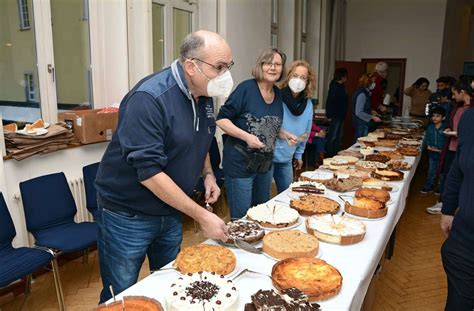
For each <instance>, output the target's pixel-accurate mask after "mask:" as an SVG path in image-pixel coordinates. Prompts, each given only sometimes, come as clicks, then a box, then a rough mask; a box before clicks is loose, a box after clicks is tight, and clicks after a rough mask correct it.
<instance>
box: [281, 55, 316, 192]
mask: <svg viewBox="0 0 474 311" xmlns="http://www.w3.org/2000/svg"><path fill="white" fill-rule="evenodd" d="M315 87H316V77H315V74H314V71H313V69H312V68H311V65H310V64H308V63H307V62H305V61H302V60H298V61H295V62H293V63H292V64H291V65H290V68H289V70H288V75H287V77H286V78H285V79H284V80H283V82H282V83H281V93H282V96H283V125H282V131H285V132H286V133H287V137H288V140H285V139H281V138H278V139H277V142H276V149H275V154H274V155H273V178H274V179H275V183H276V186H277V191H278V193H280V192H283V191H284V190H285V189H286V188H288V187H289V186H290V184H291V182H292V181H293V167H295V168H296V170H300V169H301V167H302V166H303V160H302V157H303V153H304V150H305V147H306V142H307V140H308V138H309V134H310V132H311V125H312V119H313V103H312V102H311V97H312V96H313V92H314V89H315ZM293 158H294V160H293Z"/></svg>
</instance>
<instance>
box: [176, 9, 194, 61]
mask: <svg viewBox="0 0 474 311" xmlns="http://www.w3.org/2000/svg"><path fill="white" fill-rule="evenodd" d="M192 22H193V20H192V13H191V12H188V11H184V10H180V9H176V8H173V31H174V34H173V59H176V58H178V57H179V48H180V46H181V42H182V41H183V39H184V38H185V37H186V36H187V35H188V34H189V33H191V31H192V29H193V28H192Z"/></svg>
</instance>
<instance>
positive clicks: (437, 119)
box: [420, 107, 446, 193]
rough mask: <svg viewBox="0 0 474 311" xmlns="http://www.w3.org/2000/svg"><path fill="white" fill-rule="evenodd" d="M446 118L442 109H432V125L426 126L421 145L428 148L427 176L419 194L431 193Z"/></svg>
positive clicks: (443, 139) (443, 137)
mask: <svg viewBox="0 0 474 311" xmlns="http://www.w3.org/2000/svg"><path fill="white" fill-rule="evenodd" d="M445 118H446V110H445V109H444V108H442V107H436V108H435V109H433V112H432V116H431V121H432V123H430V124H428V127H427V129H426V134H425V142H424V143H423V145H426V146H428V147H427V150H428V159H429V168H428V176H427V177H426V182H425V185H424V186H423V188H421V191H420V192H421V193H428V192H432V191H433V182H434V179H435V177H436V172H437V170H438V166H439V159H440V157H441V152H442V151H443V148H444V141H445V135H444V129H445V127H444V126H443V121H444V119H445Z"/></svg>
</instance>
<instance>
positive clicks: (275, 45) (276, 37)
mask: <svg viewBox="0 0 474 311" xmlns="http://www.w3.org/2000/svg"><path fill="white" fill-rule="evenodd" d="M271 41H272V42H271V46H274V47H278V35H277V34H276V33H272V39H271Z"/></svg>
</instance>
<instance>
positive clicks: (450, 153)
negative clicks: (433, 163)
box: [439, 150, 456, 202]
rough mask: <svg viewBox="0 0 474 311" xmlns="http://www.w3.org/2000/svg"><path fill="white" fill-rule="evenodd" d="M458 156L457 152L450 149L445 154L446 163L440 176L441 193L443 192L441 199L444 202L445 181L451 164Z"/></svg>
mask: <svg viewBox="0 0 474 311" xmlns="http://www.w3.org/2000/svg"><path fill="white" fill-rule="evenodd" d="M455 157H456V152H455V151H451V150H448V152H447V153H446V155H445V156H444V163H443V168H442V169H441V176H440V178H439V193H440V194H441V196H440V198H439V201H440V202H443V191H444V183H445V181H446V177H448V173H449V169H450V168H451V164H452V163H453V161H454V158H455Z"/></svg>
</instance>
